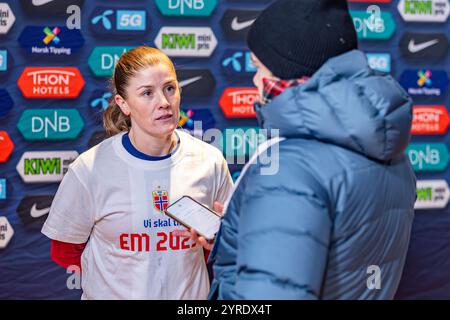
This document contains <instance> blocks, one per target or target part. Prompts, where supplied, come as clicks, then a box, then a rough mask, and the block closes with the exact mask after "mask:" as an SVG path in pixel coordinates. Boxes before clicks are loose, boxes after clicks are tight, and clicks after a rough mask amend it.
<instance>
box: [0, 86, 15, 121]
mask: <svg viewBox="0 0 450 320" xmlns="http://www.w3.org/2000/svg"><path fill="white" fill-rule="evenodd" d="M13 106H14V102H13V100H12V99H11V96H10V95H9V93H8V91H6V90H5V89H0V118H2V117H4V116H6V115H7V114H8V113H9V112H10V111H11V109H12V108H13Z"/></svg>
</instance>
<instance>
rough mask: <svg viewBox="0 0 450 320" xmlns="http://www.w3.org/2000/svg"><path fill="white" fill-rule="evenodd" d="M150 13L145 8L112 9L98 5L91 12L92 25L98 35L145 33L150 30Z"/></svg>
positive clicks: (93, 30)
mask: <svg viewBox="0 0 450 320" xmlns="http://www.w3.org/2000/svg"><path fill="white" fill-rule="evenodd" d="M149 24H150V23H149V21H148V15H147V11H146V10H145V9H144V8H133V9H125V8H121V9H120V10H119V9H117V10H116V9H112V8H108V7H97V8H95V9H94V11H93V12H92V14H91V17H90V27H91V30H92V32H93V33H94V34H97V35H110V34H111V35H114V36H115V37H116V36H120V35H133V36H135V35H139V34H141V35H143V34H145V33H147V32H148V29H149V28H148V26H149Z"/></svg>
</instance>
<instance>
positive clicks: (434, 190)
mask: <svg viewBox="0 0 450 320" xmlns="http://www.w3.org/2000/svg"><path fill="white" fill-rule="evenodd" d="M416 192H417V199H416V203H415V204H414V209H443V208H445V207H447V204H448V201H449V199H450V190H449V188H448V183H447V181H445V180H443V179H442V180H418V181H417V187H416Z"/></svg>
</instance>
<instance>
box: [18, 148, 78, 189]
mask: <svg viewBox="0 0 450 320" xmlns="http://www.w3.org/2000/svg"><path fill="white" fill-rule="evenodd" d="M77 157H78V152H76V151H30V152H25V153H24V154H23V155H22V158H20V161H19V163H18V164H17V166H16V170H17V172H18V173H19V175H20V177H21V178H22V180H23V181H24V182H25V183H40V182H60V181H61V180H62V179H63V177H64V175H65V174H66V172H67V170H69V165H70V164H71V163H72V162H73V161H74V160H75V159H76V158H77Z"/></svg>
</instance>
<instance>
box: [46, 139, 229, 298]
mask: <svg viewBox="0 0 450 320" xmlns="http://www.w3.org/2000/svg"><path fill="white" fill-rule="evenodd" d="M176 132H177V134H178V136H179V138H180V140H179V141H180V142H179V146H178V147H177V149H176V150H175V151H174V153H173V154H172V155H171V156H170V157H169V158H167V159H164V160H159V161H148V160H142V159H140V158H137V157H135V156H133V155H131V154H130V153H129V152H128V151H127V150H126V149H125V148H124V147H123V145H122V136H123V134H118V135H116V136H114V137H112V138H109V139H107V140H105V141H103V142H102V143H100V144H99V145H97V146H95V147H93V148H92V149H90V150H88V151H86V152H84V153H83V154H81V155H80V156H79V157H78V158H77V159H76V160H75V161H74V162H73V163H72V164H71V166H70V168H69V170H68V172H67V174H66V175H65V177H64V179H63V181H62V182H61V184H60V186H59V189H58V192H57V194H56V196H55V199H54V201H53V204H52V207H51V210H50V214H49V216H48V219H47V221H46V222H45V224H44V226H43V228H42V233H44V234H45V235H46V236H48V237H49V238H51V239H54V240H58V241H63V242H68V243H75V244H78V243H86V242H87V245H86V248H85V249H84V251H83V254H82V257H81V266H82V289H83V296H82V299H176V300H178V299H206V298H207V295H208V291H209V279H208V272H207V268H206V264H205V261H204V256H203V248H201V247H198V246H197V247H193V243H192V242H191V241H190V239H189V238H181V239H180V238H179V237H174V236H172V234H171V231H173V230H180V229H184V227H182V226H181V225H178V224H176V223H175V221H174V220H172V219H170V218H168V217H167V216H166V215H164V213H162V211H161V210H163V209H164V208H166V207H167V205H169V204H170V203H173V202H174V201H175V200H177V199H178V198H180V197H182V196H184V195H189V196H191V197H192V198H194V199H195V200H197V201H199V202H200V203H202V204H204V205H206V206H207V207H210V208H212V207H213V203H214V201H219V202H221V203H224V201H225V199H226V198H227V197H228V195H229V193H230V192H231V190H232V185H233V182H232V180H231V177H230V174H229V171H228V166H227V164H226V161H225V159H224V158H223V156H222V154H221V152H220V151H219V150H218V149H216V148H215V147H213V146H210V145H209V144H207V143H204V142H202V141H200V140H198V139H196V138H194V137H192V136H190V135H189V134H187V133H185V132H183V131H179V130H177V131H176Z"/></svg>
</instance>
